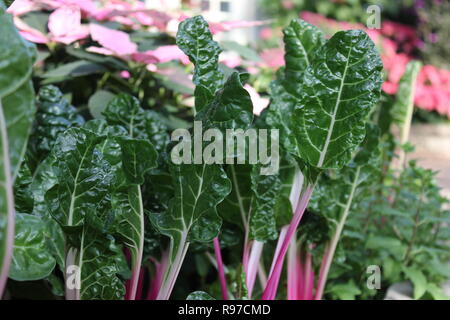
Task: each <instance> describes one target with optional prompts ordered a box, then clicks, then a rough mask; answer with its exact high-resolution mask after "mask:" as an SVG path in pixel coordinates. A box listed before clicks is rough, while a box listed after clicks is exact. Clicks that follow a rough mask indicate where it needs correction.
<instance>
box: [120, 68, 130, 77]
mask: <svg viewBox="0 0 450 320" xmlns="http://www.w3.org/2000/svg"><path fill="white" fill-rule="evenodd" d="M120 76H121V77H122V78H124V79H129V78H130V77H131V75H130V72H129V71H127V70H123V71H121V72H120Z"/></svg>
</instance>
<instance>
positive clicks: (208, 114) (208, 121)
mask: <svg viewBox="0 0 450 320" xmlns="http://www.w3.org/2000/svg"><path fill="white" fill-rule="evenodd" d="M195 119H196V120H197V121H203V126H204V127H205V128H216V129H219V130H222V131H223V132H225V129H238V128H241V129H246V128H248V127H249V126H250V124H251V123H252V121H253V104H252V100H251V98H250V95H249V93H248V92H247V90H245V89H244V87H243V86H242V82H241V77H240V75H239V73H237V72H234V73H232V74H231V76H230V77H229V78H228V80H227V82H226V83H225V84H224V86H223V88H222V89H220V90H219V91H218V92H217V94H216V96H215V97H214V99H213V100H212V102H211V104H209V105H208V106H207V107H205V108H203V109H202V110H201V111H200V112H198V113H197V116H196V117H195Z"/></svg>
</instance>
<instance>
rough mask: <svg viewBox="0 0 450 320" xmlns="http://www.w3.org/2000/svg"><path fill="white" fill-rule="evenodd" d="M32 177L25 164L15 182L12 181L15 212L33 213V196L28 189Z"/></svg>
mask: <svg viewBox="0 0 450 320" xmlns="http://www.w3.org/2000/svg"><path fill="white" fill-rule="evenodd" d="M31 182H32V176H31V171H30V168H29V167H28V164H27V163H26V162H24V163H22V166H21V167H20V170H19V173H18V175H17V178H16V181H14V204H15V208H16V211H17V212H24V213H31V212H32V211H33V205H34V200H33V195H32V191H31V188H30V185H31Z"/></svg>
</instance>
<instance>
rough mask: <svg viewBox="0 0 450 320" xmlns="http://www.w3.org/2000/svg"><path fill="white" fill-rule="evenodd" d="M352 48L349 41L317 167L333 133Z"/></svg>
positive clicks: (323, 157)
mask: <svg viewBox="0 0 450 320" xmlns="http://www.w3.org/2000/svg"><path fill="white" fill-rule="evenodd" d="M352 50H353V43H351V45H350V48H349V50H348V53H347V61H346V62H345V67H344V73H343V74H342V78H341V83H340V85H339V91H338V96H337V98H336V104H335V105H334V109H333V113H332V114H331V121H330V125H329V127H328V131H327V137H326V139H325V144H324V146H323V148H322V151H321V152H320V157H319V161H318V163H317V166H318V167H322V165H323V163H324V162H325V156H326V154H327V151H328V146H329V144H330V140H331V136H332V134H333V129H334V125H335V122H336V114H337V110H338V107H339V104H340V103H341V94H342V90H343V88H344V83H345V81H344V80H345V78H346V76H347V70H348V63H349V61H350V55H351V52H352Z"/></svg>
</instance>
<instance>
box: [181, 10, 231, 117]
mask: <svg viewBox="0 0 450 320" xmlns="http://www.w3.org/2000/svg"><path fill="white" fill-rule="evenodd" d="M177 45H178V47H179V48H180V49H181V50H183V52H184V53H185V54H186V55H187V56H188V57H189V60H191V62H192V63H193V64H194V65H195V71H194V79H193V81H194V84H195V85H196V86H197V88H196V97H197V95H198V94H199V91H200V90H201V91H202V92H203V93H202V96H203V97H205V98H207V97H213V96H214V94H215V93H216V91H217V90H218V89H219V88H220V87H221V85H222V82H223V74H222V72H221V71H220V70H219V54H220V53H221V52H222V49H221V48H220V46H219V44H218V43H217V42H216V41H214V40H213V38H212V34H211V32H210V31H209V28H208V23H207V22H206V21H205V19H203V17H201V16H195V17H193V18H189V19H186V20H184V21H182V22H181V23H180V25H179V27H178V33H177ZM205 89H206V90H208V91H209V92H204V90H205ZM204 105H206V103H202V104H201V105H198V106H197V111H200V109H201V108H202V107H203V106H204Z"/></svg>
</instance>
